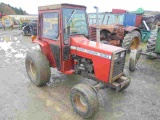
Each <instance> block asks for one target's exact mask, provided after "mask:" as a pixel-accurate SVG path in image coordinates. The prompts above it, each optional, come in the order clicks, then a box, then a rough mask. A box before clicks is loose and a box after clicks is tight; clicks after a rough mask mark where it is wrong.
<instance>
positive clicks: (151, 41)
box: [146, 29, 157, 59]
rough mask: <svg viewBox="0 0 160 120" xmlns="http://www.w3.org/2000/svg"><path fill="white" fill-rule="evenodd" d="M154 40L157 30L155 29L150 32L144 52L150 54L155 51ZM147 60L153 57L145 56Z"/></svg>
mask: <svg viewBox="0 0 160 120" xmlns="http://www.w3.org/2000/svg"><path fill="white" fill-rule="evenodd" d="M156 40H157V30H156V29H155V30H153V31H152V32H151V35H150V38H149V39H148V42H147V48H146V52H151V53H152V52H154V51H155V48H156ZM147 58H148V59H155V57H153V56H147Z"/></svg>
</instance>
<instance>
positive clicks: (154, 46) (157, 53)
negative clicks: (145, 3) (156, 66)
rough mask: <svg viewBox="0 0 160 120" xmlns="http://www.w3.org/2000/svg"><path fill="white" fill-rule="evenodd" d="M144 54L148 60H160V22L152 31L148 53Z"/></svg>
mask: <svg viewBox="0 0 160 120" xmlns="http://www.w3.org/2000/svg"><path fill="white" fill-rule="evenodd" d="M152 27H153V26H152ZM142 54H144V55H147V58H148V59H160V22H157V23H156V28H155V29H154V30H152V31H151V35H150V38H149V40H148V43H147V48H146V52H142Z"/></svg>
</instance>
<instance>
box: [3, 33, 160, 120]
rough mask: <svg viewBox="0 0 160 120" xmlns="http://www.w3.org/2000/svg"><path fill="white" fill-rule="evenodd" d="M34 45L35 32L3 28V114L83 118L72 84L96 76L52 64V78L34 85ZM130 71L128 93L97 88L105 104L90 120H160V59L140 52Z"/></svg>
mask: <svg viewBox="0 0 160 120" xmlns="http://www.w3.org/2000/svg"><path fill="white" fill-rule="evenodd" d="M6 41H7V42H6ZM31 46H32V44H31V40H30V37H23V36H22V35H21V31H20V30H6V31H3V30H0V60H1V64H0V76H1V77H0V83H1V84H0V119H2V120H35V119H38V120H44V119H45V120H64V119H65V120H82V118H80V117H79V116H78V115H77V114H76V113H75V112H74V111H73V109H72V106H71V103H70V100H69V93H70V89H71V88H72V87H73V86H74V85H76V84H77V83H82V82H83V83H86V84H92V81H91V80H89V79H85V78H83V77H80V76H78V75H72V76H68V75H63V74H61V73H59V72H58V71H57V70H55V69H53V68H52V69H51V70H52V76H51V79H50V82H49V83H48V84H47V85H46V86H44V87H41V88H39V87H35V86H34V85H33V84H32V83H31V82H30V80H29V78H28V76H27V74H26V71H25V67H24V58H25V54H26V51H27V50H29V49H30V47H31ZM143 47H144V48H145V44H144V45H143ZM125 69H126V71H128V70H127V69H128V65H127V63H126V66H125ZM129 74H130V76H131V78H132V82H131V85H130V86H129V88H128V89H127V90H125V91H124V92H115V91H114V90H111V89H109V88H105V89H102V90H100V91H99V92H98V98H99V105H100V109H99V111H98V112H97V113H96V114H95V116H94V117H93V118H91V120H129V119H131V120H160V109H159V108H160V61H159V60H152V61H151V60H147V59H146V58H145V56H141V58H140V60H139V63H138V65H137V70H136V71H135V72H132V73H129Z"/></svg>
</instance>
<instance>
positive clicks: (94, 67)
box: [25, 4, 130, 118]
mask: <svg viewBox="0 0 160 120" xmlns="http://www.w3.org/2000/svg"><path fill="white" fill-rule="evenodd" d="M38 9H39V19H38V34H37V39H35V40H33V42H34V44H35V47H36V49H34V50H32V51H29V52H28V53H27V55H26V58H25V66H26V71H27V74H28V76H29V78H30V80H31V82H32V83H34V84H35V85H36V86H42V85H45V84H46V83H47V82H48V81H49V80H50V76H51V70H50V67H53V68H57V70H58V71H60V72H62V73H64V74H79V75H82V76H84V77H86V78H90V79H92V80H95V81H96V82H97V84H95V85H92V86H88V85H86V84H78V85H75V86H74V87H73V88H72V89H71V92H70V100H71V103H72V106H73V108H74V110H75V112H76V113H77V114H79V115H80V116H81V117H83V118H89V117H91V116H93V115H94V114H95V112H96V111H97V109H98V98H97V94H96V93H97V91H98V90H99V89H101V88H104V87H106V86H109V87H111V88H113V89H115V90H116V91H122V90H124V89H126V88H127V87H128V86H129V84H130V79H129V78H128V77H126V75H125V74H124V72H123V70H124V64H125V57H126V51H125V49H123V48H120V47H116V46H112V45H107V44H103V43H100V42H95V41H90V40H89V30H88V22H87V15H86V7H85V6H80V5H72V4H60V5H48V6H41V7H39V8H38ZM48 11H49V12H48ZM79 25H80V26H81V27H79Z"/></svg>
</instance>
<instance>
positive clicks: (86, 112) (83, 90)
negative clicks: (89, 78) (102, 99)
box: [70, 84, 98, 118]
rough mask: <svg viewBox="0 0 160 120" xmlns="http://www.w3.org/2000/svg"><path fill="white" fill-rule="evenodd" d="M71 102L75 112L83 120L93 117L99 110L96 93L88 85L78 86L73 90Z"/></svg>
mask: <svg viewBox="0 0 160 120" xmlns="http://www.w3.org/2000/svg"><path fill="white" fill-rule="evenodd" d="M70 100H71V103H72V106H73V108H74V110H75V112H76V113H77V114H78V115H80V116H81V117H83V118H89V117H92V116H93V115H94V114H95V113H96V111H97V110H98V98H97V95H96V93H95V91H94V90H93V89H92V88H91V87H89V86H87V85H86V84H78V85H76V86H74V87H73V88H72V89H71V92H70Z"/></svg>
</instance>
